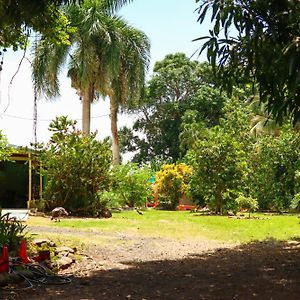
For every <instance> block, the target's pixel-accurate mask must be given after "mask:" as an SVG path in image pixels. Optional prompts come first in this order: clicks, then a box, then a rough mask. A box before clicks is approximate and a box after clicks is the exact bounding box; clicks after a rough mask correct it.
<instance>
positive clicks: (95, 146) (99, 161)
mask: <svg viewBox="0 0 300 300" xmlns="http://www.w3.org/2000/svg"><path fill="white" fill-rule="evenodd" d="M75 124H76V122H74V121H70V120H68V119H67V118H66V117H59V118H56V120H54V121H53V122H52V123H51V124H50V127H49V130H50V131H52V132H53V135H52V136H51V140H50V142H49V144H48V145H47V147H46V149H44V151H43V152H42V155H41V158H42V165H43V169H44V174H45V175H46V178H47V184H46V187H45V190H44V198H45V204H46V207H47V208H48V209H51V208H53V207H55V206H64V207H65V208H66V209H67V210H71V211H72V212H73V213H76V212H78V213H80V212H81V213H85V214H86V213H88V212H89V211H93V210H94V209H93V207H97V205H98V204H99V201H98V197H97V194H98V193H99V192H101V191H103V190H105V189H106V188H107V187H108V184H109V168H110V166H111V150H110V145H109V144H108V143H106V142H99V141H97V140H96V139H95V137H96V134H90V135H86V134H82V132H81V131H79V130H76V128H75Z"/></svg>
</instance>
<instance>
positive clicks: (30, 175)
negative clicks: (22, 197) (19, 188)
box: [27, 153, 32, 208]
mask: <svg viewBox="0 0 300 300" xmlns="http://www.w3.org/2000/svg"><path fill="white" fill-rule="evenodd" d="M28 159H29V160H28V168H29V169H28V202H27V208H30V206H31V193H32V189H31V188H32V170H31V169H32V161H31V154H30V153H28Z"/></svg>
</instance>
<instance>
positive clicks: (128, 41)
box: [108, 24, 150, 165]
mask: <svg viewBox="0 0 300 300" xmlns="http://www.w3.org/2000/svg"><path fill="white" fill-rule="evenodd" d="M120 29H121V30H120V34H119V41H120V44H119V51H120V54H119V55H120V66H119V69H118V71H117V73H116V76H112V78H111V80H110V89H109V91H108V96H109V98H110V119H111V133H112V153H113V165H118V164H119V163H120V147H119V137H118V127H117V115H118V111H119V108H120V106H124V105H126V104H127V105H128V104H131V105H137V104H138V103H140V100H141V92H142V91H143V88H144V83H145V74H146V73H145V71H146V69H147V68H148V65H149V53H150V43H149V40H148V38H147V37H146V35H145V34H144V33H142V32H141V31H139V30H137V29H135V28H134V27H132V26H124V25H122V24H120Z"/></svg>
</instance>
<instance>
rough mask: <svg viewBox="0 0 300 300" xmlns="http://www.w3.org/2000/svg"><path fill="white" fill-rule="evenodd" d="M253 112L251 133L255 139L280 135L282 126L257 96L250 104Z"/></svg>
mask: <svg viewBox="0 0 300 300" xmlns="http://www.w3.org/2000/svg"><path fill="white" fill-rule="evenodd" d="M250 109H251V111H252V118H251V121H250V122H251V130H250V133H251V135H253V136H254V137H259V136H262V135H273V136H278V135H279V133H280V126H279V124H278V123H276V121H275V120H274V119H272V117H271V115H270V114H269V113H268V112H267V109H266V107H265V105H264V103H261V102H260V101H259V99H258V97H257V96H255V97H254V99H253V100H252V101H251V103H250Z"/></svg>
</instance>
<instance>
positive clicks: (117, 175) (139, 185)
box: [101, 163, 152, 208]
mask: <svg viewBox="0 0 300 300" xmlns="http://www.w3.org/2000/svg"><path fill="white" fill-rule="evenodd" d="M150 177H151V170H150V169H149V168H148V167H146V166H144V167H139V166H138V165H137V164H134V163H127V164H123V165H118V166H115V167H114V168H113V169H112V171H111V187H110V189H109V191H107V192H105V193H104V194H103V195H102V197H101V199H102V201H104V202H106V203H107V205H108V206H110V207H115V208H116V207H117V206H124V205H127V206H129V207H142V206H145V204H146V202H147V200H148V199H149V198H150V197H151V195H152V187H151V182H150V181H149V179H150Z"/></svg>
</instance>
